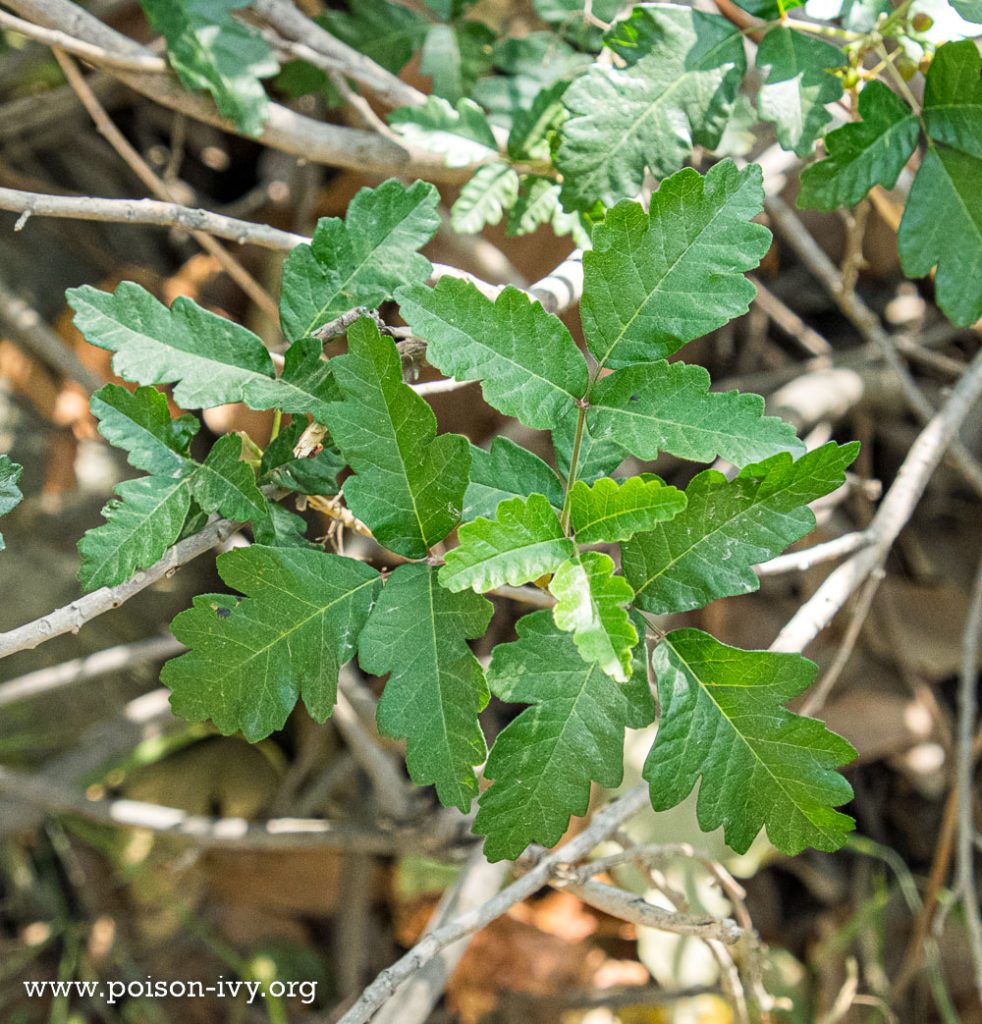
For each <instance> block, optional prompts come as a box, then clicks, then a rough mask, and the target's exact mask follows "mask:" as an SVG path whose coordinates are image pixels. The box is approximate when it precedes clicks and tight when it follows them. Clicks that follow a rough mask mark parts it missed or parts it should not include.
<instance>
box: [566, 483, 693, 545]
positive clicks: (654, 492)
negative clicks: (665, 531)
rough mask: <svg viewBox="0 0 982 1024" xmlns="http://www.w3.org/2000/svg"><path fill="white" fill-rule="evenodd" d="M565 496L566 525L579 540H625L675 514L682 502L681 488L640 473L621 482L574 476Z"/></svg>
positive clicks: (610, 541) (684, 502) (681, 506)
mask: <svg viewBox="0 0 982 1024" xmlns="http://www.w3.org/2000/svg"><path fill="white" fill-rule="evenodd" d="M569 499H570V502H569V510H570V525H571V526H572V527H573V532H574V533H575V534H576V540H577V542H578V543H580V544H599V543H612V542H614V541H624V540H629V539H630V538H631V537H633V536H634V535H635V534H636V533H641V532H643V531H645V530H652V529H654V528H655V526H656V525H657V524H658V523H661V522H663V521H664V520H666V519H671V518H673V517H674V516H677V515H678V514H679V513H680V512H681V511H682V510H683V509H684V508H685V505H686V497H685V494H684V493H683V492H682V491H680V490H678V489H677V488H675V487H668V486H667V485H666V484H665V483H664V481H662V480H658V479H657V478H654V479H644V478H643V477H640V476H634V477H631V478H630V479H628V480H625V481H624V482H623V483H618V482H617V481H616V480H610V479H606V478H605V479H600V480H598V481H597V482H596V483H595V484H593V485H588V484H586V483H584V482H583V481H582V480H578V481H577V482H576V483H575V484H574V485H573V489H572V490H571V491H570V495H569Z"/></svg>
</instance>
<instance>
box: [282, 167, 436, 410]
mask: <svg viewBox="0 0 982 1024" xmlns="http://www.w3.org/2000/svg"><path fill="white" fill-rule="evenodd" d="M438 201H439V196H438V194H437V191H436V189H435V188H434V187H433V186H432V185H430V184H428V183H426V182H423V181H417V182H414V183H413V184H412V185H409V186H406V185H403V184H402V183H401V182H399V181H396V180H395V179H394V178H391V179H389V180H388V181H384V182H382V184H381V185H379V186H378V188H374V189H371V188H363V189H360V190H359V191H358V193H357V194H356V195H355V197H354V199H352V200H351V203H350V204H349V206H348V211H347V214H346V215H345V219H344V220H343V221H342V220H340V219H338V218H337V217H323V218H321V220H319V221H318V222H317V230H316V231H315V232H314V237H313V238H312V239H311V242H310V245H298V246H297V247H296V248H295V249H294V250H293V251H292V252H291V253H290V255H289V256H288V257H287V259H286V262H285V263H284V265H283V285H282V297H281V299H280V320H281V322H282V324H283V333H284V334H286V336H287V337H288V338H290V339H291V340H296V339H297V338H303V337H304V336H306V335H309V334H311V333H312V332H313V331H315V330H316V329H317V328H318V327H321V326H322V325H323V324H326V323H327V322H328V321H330V320H333V319H334V318H335V317H337V316H340V314H341V313H344V312H346V311H347V310H349V309H353V308H354V307H355V306H368V307H373V306H377V305H379V303H381V302H383V301H385V300H386V299H390V298H392V295H393V294H394V292H395V290H396V288H398V287H399V286H400V285H404V284H413V283H415V282H417V281H425V280H426V279H427V278H428V277H429V276H430V272H431V271H432V269H433V268H432V265H431V264H430V261H429V260H428V259H427V258H426V257H425V256H422V255H420V253H419V252H418V251H417V250H419V249H420V247H421V246H423V245H425V244H426V243H427V242H428V241H429V240H430V239H431V238H432V237H433V235H434V234H435V233H436V229H437V228H438V227H439V226H440V218H439V215H438V214H437V212H436V207H437V202H438ZM294 411H300V410H294Z"/></svg>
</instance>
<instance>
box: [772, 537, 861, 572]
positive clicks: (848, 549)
mask: <svg viewBox="0 0 982 1024" xmlns="http://www.w3.org/2000/svg"><path fill="white" fill-rule="evenodd" d="M872 543H873V541H872V538H871V537H870V536H869V535H868V534H867V533H866V532H865V531H858V532H856V533H846V534H843V535H842V536H841V537H836V538H835V540H829V541H826V542H825V543H824V544H816V545H815V546H814V547H810V548H805V549H804V550H803V551H789V552H788V553H787V554H786V555H778V556H777V558H772V559H771V560H770V561H768V562H762V563H761V564H760V565H755V566H754V572H756V573H757V575H758V576H780V575H782V574H784V573H788V572H804V571H805V570H806V569H810V568H811V567H812V566H814V565H820V564H821V563H822V562H831V561H832V560H833V559H836V558H842V557H843V555H851V554H852V553H853V552H854V551H858V550H859V549H860V548H864V547H867V546H868V545H869V544H872Z"/></svg>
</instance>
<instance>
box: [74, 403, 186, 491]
mask: <svg viewBox="0 0 982 1024" xmlns="http://www.w3.org/2000/svg"><path fill="white" fill-rule="evenodd" d="M89 408H90V409H91V410H92V415H93V416H95V417H96V419H97V420H98V421H99V433H100V434H102V436H103V437H104V438H105V439H106V440H107V441H108V442H109V443H110V444H111V445H114V446H115V447H116V448H121V449H122V450H123V451H125V452H127V453H128V457H129V464H130V465H131V466H134V467H135V468H136V469H142V470H145V471H146V472H147V473H154V474H159V475H161V476H179V475H183V474H184V473H185V472H186V470H187V464H188V454H187V453H188V445H190V443H191V438H193V437H194V435H195V434H197V432H198V428H199V427H200V423H199V422H198V420H197V418H196V417H194V416H189V415H187V414H185V415H183V416H180V417H178V418H177V419H176V420H174V419H171V415H170V409H169V408H168V405H167V396H166V395H163V394H161V392H159V391H157V389H156V388H137V389H136V391H135V392H133V391H128V390H127V389H126V388H124V387H121V386H120V385H119V384H106V385H105V386H104V387H101V388H100V389H99V390H98V391H96V392H95V394H93V395H92V398H91V399H90V401H89Z"/></svg>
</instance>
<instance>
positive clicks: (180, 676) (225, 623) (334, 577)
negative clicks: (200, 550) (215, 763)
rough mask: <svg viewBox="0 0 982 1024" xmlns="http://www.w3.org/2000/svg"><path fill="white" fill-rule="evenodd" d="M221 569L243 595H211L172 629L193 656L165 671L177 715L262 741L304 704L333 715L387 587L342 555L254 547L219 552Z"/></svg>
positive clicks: (319, 715) (320, 717)
mask: <svg viewBox="0 0 982 1024" xmlns="http://www.w3.org/2000/svg"><path fill="white" fill-rule="evenodd" d="M217 564H218V572H219V575H220V576H221V577H222V579H223V580H224V581H225V583H227V584H228V585H229V586H230V587H234V588H235V589H236V590H239V591H241V592H242V593H243V594H245V595H246V596H245V598H243V599H241V600H239V601H237V602H236V599H235V598H231V597H228V596H222V595H219V596H215V595H203V596H201V597H199V598H197V599H196V600H195V603H194V607H193V608H190V609H188V610H187V611H184V612H181V613H180V615H178V616H177V618H176V619H174V621H173V623H172V624H171V630H172V632H173V634H174V636H175V637H176V638H177V639H178V640H180V641H181V643H183V644H185V645H187V647H188V648H190V650H189V651H188V653H187V654H183V655H181V656H180V657H179V658H175V659H172V660H171V661H169V662H167V664H166V665H164V668H163V671H162V672H161V677H160V678H161V680H162V682H163V683H164V684H165V685H166V686H167V687H169V688H170V690H171V706H172V707H173V709H174V711H175V713H176V714H178V715H180V716H181V717H182V718H186V719H188V720H189V721H192V722H201V721H204V720H206V719H211V720H212V721H213V722H214V723H215V726H216V727H217V728H218V729H219V731H220V732H222V733H223V734H225V735H229V734H231V733H234V732H239V731H241V732H242V733H243V735H244V736H245V737H246V739H247V740H249V741H250V742H253V743H254V742H256V741H257V740H261V739H263V738H264V737H266V736H268V735H269V734H270V733H271V732H274V731H275V730H277V729H280V728H282V727H283V724H284V723H285V722H286V719H287V716H288V715H289V714H290V712H291V711H292V710H293V708H294V705H295V704H296V702H297V700H298V699H302V700H303V702H304V705H305V707H306V708H307V710H308V711H309V712H310V714H311V717H313V718H314V719H315V720H316V721H318V722H323V721H324V720H325V719H326V718H327V717H328V715H330V713H331V710H332V708H333V707H334V702H335V700H336V697H337V683H338V672H339V670H340V668H341V666H342V665H344V664H345V663H346V662H348V661H350V660H351V658H352V657H353V655H354V653H355V648H356V646H357V643H358V637H359V635H360V633H361V630H362V628H363V627H364V625H365V623H366V621H367V620H368V615H369V612H370V611H371V608H372V605H373V604H374V602H375V599H376V597H377V595H378V591H379V588H380V586H381V581H380V579H379V575H378V573H377V572H376V570H375V569H373V568H371V566H368V565H366V564H365V563H364V562H356V561H354V560H353V559H350V558H342V557H340V556H338V555H328V554H325V553H324V552H322V551H315V550H311V549H302V548H293V547H291V548H283V547H277V548H269V547H262V546H260V545H258V544H254V545H253V546H252V547H248V548H237V549H235V550H233V551H228V552H226V553H225V554H221V555H219V556H218V562H217Z"/></svg>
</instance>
